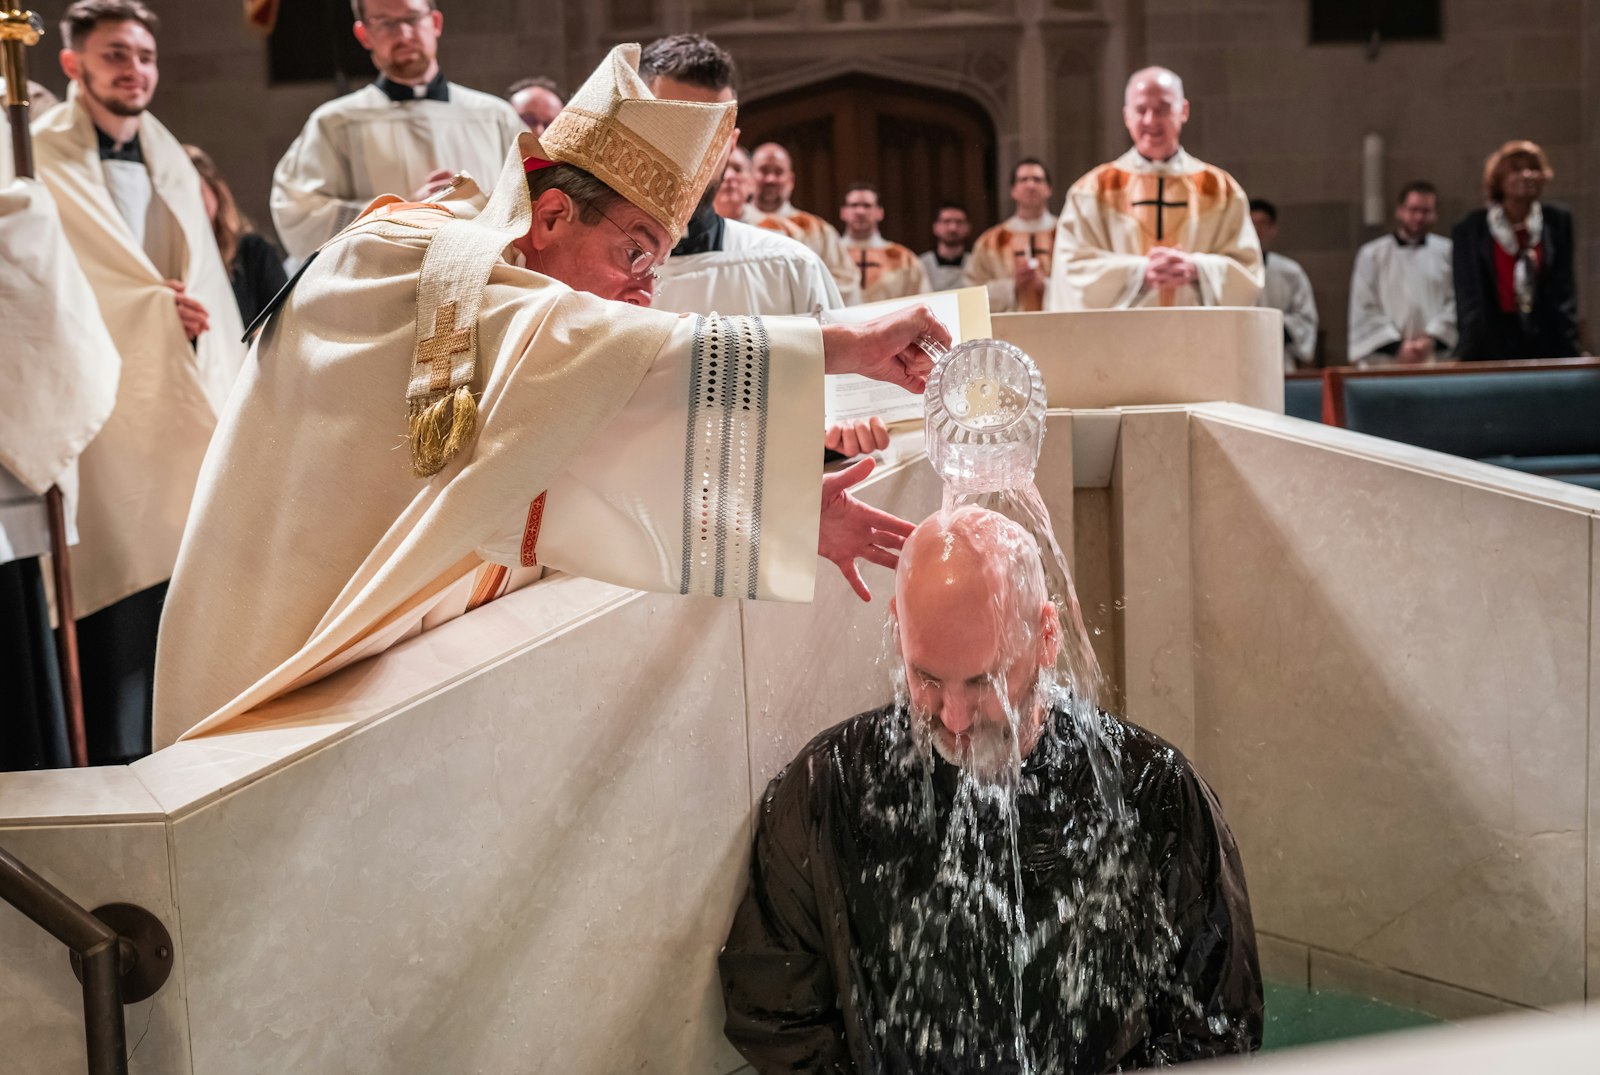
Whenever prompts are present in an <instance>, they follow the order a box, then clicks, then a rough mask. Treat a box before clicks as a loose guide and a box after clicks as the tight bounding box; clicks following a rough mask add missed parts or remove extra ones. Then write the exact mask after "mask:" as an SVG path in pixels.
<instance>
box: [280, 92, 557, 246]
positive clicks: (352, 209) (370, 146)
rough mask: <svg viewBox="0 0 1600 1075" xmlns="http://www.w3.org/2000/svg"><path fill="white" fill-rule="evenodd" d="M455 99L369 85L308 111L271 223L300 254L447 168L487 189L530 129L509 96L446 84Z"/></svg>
mask: <svg viewBox="0 0 1600 1075" xmlns="http://www.w3.org/2000/svg"><path fill="white" fill-rule="evenodd" d="M449 94H450V99H449V100H448V101H435V100H429V99H426V98H423V99H419V100H415V101H403V102H402V101H392V100H390V99H389V98H388V97H387V96H385V95H384V93H383V91H381V90H379V89H378V88H377V87H376V86H364V87H362V88H361V89H359V90H356V91H355V92H354V93H350V94H346V95H345V96H343V97H340V98H337V99H336V100H332V101H329V102H328V103H327V104H325V105H323V106H321V107H320V108H318V109H317V110H316V111H315V112H312V113H311V118H310V119H308V120H307V121H306V125H305V128H304V129H303V130H301V132H300V135H299V137H297V138H296V139H295V140H294V144H293V145H291V146H290V147H289V150H288V152H286V153H285V154H284V155H283V159H282V160H280V161H279V162H278V167H277V169H276V170H275V171H274V172H273V173H272V200H271V205H272V222H273V224H275V225H276V226H277V229H278V237H279V238H280V239H282V240H283V246H284V249H285V250H286V251H288V253H289V256H290V257H292V258H296V259H301V260H303V259H304V258H305V257H306V256H307V255H309V254H310V253H311V252H312V251H313V250H315V249H316V248H317V247H319V246H321V245H322V244H323V243H325V242H326V241H327V240H328V239H330V238H331V237H332V236H333V235H334V234H335V233H336V232H338V231H339V229H341V228H343V227H344V226H345V225H346V224H348V223H350V221H352V220H354V219H355V218H356V215H357V214H358V213H360V212H361V210H362V209H364V208H366V205H367V203H368V202H370V201H372V199H374V198H376V197H378V196H379V195H381V194H395V195H398V196H400V197H403V198H404V197H409V196H410V195H411V194H412V192H414V191H415V190H416V189H417V188H418V187H419V186H421V185H422V182H423V180H425V179H426V178H427V177H428V176H429V175H430V174H432V173H433V172H435V171H439V170H441V169H443V170H448V171H452V172H466V173H467V174H468V175H470V176H472V177H473V179H475V180H477V182H478V184H479V187H480V188H481V189H482V190H484V191H488V190H489V189H490V187H491V185H492V184H493V183H494V181H495V178H496V177H497V176H498V175H499V174H500V165H501V163H502V162H504V160H505V156H506V150H507V149H508V148H510V146H511V145H512V144H513V143H514V142H516V140H517V136H518V135H519V134H522V133H524V132H525V131H526V130H527V128H526V127H525V126H524V125H523V123H522V120H521V119H519V118H518V117H517V113H516V112H515V111H514V110H513V109H512V107H511V106H510V105H508V104H507V103H506V102H504V101H502V100H500V99H499V98H498V97H491V96H490V95H489V94H487V93H479V92H478V91H477V90H470V89H467V88H466V87H465V86H458V85H456V84H455V83H454V82H452V83H450V84H449Z"/></svg>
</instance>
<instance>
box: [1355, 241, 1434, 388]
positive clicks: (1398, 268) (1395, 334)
mask: <svg viewBox="0 0 1600 1075" xmlns="http://www.w3.org/2000/svg"><path fill="white" fill-rule="evenodd" d="M1452 249H1453V244H1452V243H1451V241H1450V240H1449V239H1446V238H1445V237H1444V236H1443V235H1431V234H1430V235H1428V236H1426V237H1425V238H1424V239H1423V240H1422V241H1421V242H1418V243H1405V242H1401V241H1400V239H1399V238H1397V237H1396V236H1394V235H1384V236H1380V237H1379V238H1376V239H1373V240H1372V241H1370V242H1368V243H1366V244H1365V245H1364V246H1362V248H1361V249H1360V250H1359V251H1358V252H1357V253H1356V267H1355V271H1354V272H1352V273H1351V275H1350V362H1351V364H1352V365H1358V366H1364V365H1376V364H1382V363H1387V362H1393V361H1394V360H1395V356H1394V355H1393V354H1390V353H1386V352H1385V349H1386V348H1387V349H1388V350H1390V351H1392V350H1394V349H1395V345H1396V344H1399V343H1403V342H1404V341H1406V340H1409V339H1415V338H1416V337H1419V336H1431V337H1432V338H1433V340H1434V345H1435V358H1436V359H1437V360H1443V359H1445V358H1446V357H1447V356H1448V355H1449V353H1450V352H1451V351H1453V350H1455V346H1456V336H1457V334H1456V292H1455V283H1454V276H1453V275H1452V271H1451V267H1450V257H1451V251H1452Z"/></svg>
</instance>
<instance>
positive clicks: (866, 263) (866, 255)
mask: <svg viewBox="0 0 1600 1075" xmlns="http://www.w3.org/2000/svg"><path fill="white" fill-rule="evenodd" d="M839 215H840V217H841V219H842V220H843V222H844V228H845V230H844V248H845V250H847V251H849V253H850V257H851V258H853V259H854V260H855V263H856V268H858V269H860V270H861V301H862V302H878V301H880V300H882V299H904V298H908V297H910V296H912V295H921V294H923V293H924V292H926V291H927V290H928V274H927V273H926V272H924V271H923V269H922V262H920V261H918V260H917V255H916V252H915V251H913V250H912V249H911V248H910V247H908V246H902V245H901V244H899V243H891V242H890V241H889V240H888V239H885V238H884V237H883V236H882V235H881V234H879V232H878V226H879V225H880V224H882V223H883V205H882V203H881V201H880V195H879V193H878V188H877V187H875V186H873V185H872V184H871V183H854V184H852V185H851V186H850V188H849V189H848V190H846V191H845V192H844V205H843V206H841V207H840V209H839Z"/></svg>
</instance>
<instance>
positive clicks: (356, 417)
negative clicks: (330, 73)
mask: <svg viewBox="0 0 1600 1075" xmlns="http://www.w3.org/2000/svg"><path fill="white" fill-rule="evenodd" d="M521 169H522V160H521V150H520V149H517V150H513V153H512V155H511V158H510V159H509V160H508V162H507V166H506V170H505V172H504V173H503V174H502V176H501V178H500V180H499V182H502V183H504V182H506V181H507V178H508V177H511V178H512V180H513V181H514V179H515V177H516V176H518V175H520V174H521ZM510 189H512V190H514V191H517V192H518V193H520V195H521V203H522V207H523V209H524V211H525V210H526V203H527V195H526V187H525V186H521V185H517V186H513V187H512V188H510ZM475 198H477V190H476V187H475V185H474V184H472V183H470V182H468V183H464V184H462V185H461V186H460V187H458V188H457V190H456V191H455V192H453V194H452V195H451V197H450V198H449V199H447V200H445V201H443V202H441V203H440V204H438V205H423V206H416V205H405V204H400V203H385V202H383V201H380V202H379V203H378V204H376V205H375V206H374V207H373V208H372V209H371V210H370V211H369V212H368V213H367V214H366V215H364V216H363V218H362V219H361V220H360V221H359V222H357V223H356V224H355V225H354V226H353V227H351V228H349V229H347V230H346V231H345V232H344V233H343V234H341V235H340V236H339V237H338V238H337V239H336V240H334V241H333V242H331V243H329V244H328V245H327V246H325V247H324V248H323V250H322V251H321V252H320V253H319V254H318V256H317V259H316V261H315V262H314V263H312V265H311V266H310V268H308V269H307V270H306V272H305V274H304V275H303V276H302V277H301V278H300V280H299V282H298V283H297V284H296V286H295V288H294V290H293V291H292V292H291V293H290V294H289V297H288V299H287V301H286V302H285V303H284V305H283V306H282V307H281V308H280V309H279V310H278V311H277V312H276V313H275V314H274V315H273V317H272V320H271V321H270V322H268V324H267V326H266V328H265V330H264V332H263V333H262V335H261V336H260V338H259V339H258V341H257V343H256V353H255V357H256V361H255V362H253V363H251V364H250V365H249V367H248V368H247V370H246V371H245V374H244V376H243V377H242V378H241V383H240V390H239V391H238V392H237V393H236V394H235V395H234V397H233V400H232V403H231V406H230V408H229V411H228V413H227V414H226V415H225V416H224V418H223V420H222V424H221V427H220V428H219V430H218V433H217V437H216V439H215V441H214V442H213V445H212V450H211V452H210V454H209V455H208V456H207V459H206V465H205V470H204V472H203V474H202V476H201V483H200V490H199V493H198V495H197V497H196V502H195V509H194V514H193V517H192V519H191V522H190V526H189V531H188V533H187V535H186V536H185V539H184V547H183V552H182V554H181V556H180V559H179V564H178V570H177V573H176V575H175V577H174V579H173V582H172V588H171V591H170V594H169V596H168V598H167V604H166V610H165V614H164V617H163V621H162V633H161V642H160V648H159V651H158V654H157V671H156V701H155V709H156V712H155V742H156V745H157V746H158V747H160V746H163V745H166V744H168V743H171V742H173V741H174V739H176V738H177V737H178V736H179V735H181V734H183V733H185V732H191V733H192V734H200V733H203V732H207V731H210V730H214V729H216V728H219V727H222V726H224V725H226V724H227V723H228V722H229V721H230V720H232V719H233V718H235V717H237V716H239V715H240V714H243V713H245V712H246V711H248V710H249V709H251V708H252V707H254V706H256V705H258V704H259V703H261V702H263V701H266V700H268V699H270V698H272V697H275V696H277V695H279V694H282V693H284V692H285V691H288V690H290V689H292V688H294V687H295V686H297V685H300V684H303V683H307V682H311V681H314V680H315V679H318V678H321V676H323V675H326V674H327V673H328V672H330V671H331V670H333V669H334V668H337V667H339V666H340V665H341V664H343V663H347V662H348V661H349V660H351V659H354V656H364V655H367V654H368V653H371V652H376V651H377V650H380V649H382V648H383V646H384V645H386V644H388V642H389V641H391V640H397V639H398V638H400V637H404V636H405V635H406V634H407V633H414V631H415V630H416V629H417V628H418V627H419V626H427V625H428V624H427V623H426V622H425V620H426V619H427V618H428V617H430V616H435V618H437V616H436V615H435V614H436V613H438V612H439V604H440V601H441V595H444V594H446V593H447V592H456V593H459V592H460V591H461V589H462V587H463V585H466V586H469V587H471V588H473V589H477V588H480V584H482V585H483V586H484V587H492V580H489V579H486V578H485V576H486V575H488V574H492V571H490V572H485V571H484V564H485V562H486V561H488V562H490V563H494V564H501V565H507V566H510V565H517V566H519V567H532V566H545V567H550V568H555V569H559V570H563V571H568V572H572V573H575V574H580V575H585V576H588V577H592V578H598V579H602V580H605V581H609V582H616V583H619V584H621V585H626V586H635V587H639V588H646V589H652V590H660V591H666V592H672V593H691V594H707V595H725V596H737V597H758V598H772V599H778V600H789V601H805V600H809V599H810V596H811V591H812V586H813V582H814V578H815V568H816V559H817V554H816V547H817V525H818V514H819V510H820V502H821V467H820V463H819V460H818V455H817V430H818V429H819V428H820V427H821V425H822V342H821V329H820V328H819V326H818V325H817V323H816V322H815V321H813V320H811V319H809V318H773V319H770V320H766V321H762V320H756V319H741V318H717V317H708V318H697V317H681V316H676V315H673V314H668V313H665V312H662V311H657V310H647V309H639V308H636V307H632V306H627V305H624V304H621V303H613V302H606V301H603V300H601V299H598V298H596V297H594V296H592V295H588V294H584V293H580V292H574V291H572V290H571V289H569V288H567V287H566V286H565V285H563V284H561V283H559V282H557V281H555V280H552V279H550V278H549V277H545V276H542V275H540V274H538V273H535V272H532V271H530V270H528V269H525V268H522V267H520V266H519V265H517V264H513V262H512V261H510V260H505V259H504V258H501V259H500V260H498V261H497V262H495V263H494V264H493V266H492V269H491V270H490V273H489V277H488V283H487V286H486V287H484V288H483V291H482V304H481V308H480V309H479V311H478V314H477V318H476V321H475V328H473V327H471V326H460V325H454V324H453V323H449V322H448V321H447V320H446V319H444V318H443V316H442V315H443V314H444V307H440V311H439V312H440V314H441V318H440V319H437V320H435V321H434V323H433V326H432V334H431V335H430V336H429V337H428V338H427V339H426V340H422V341H420V343H422V344H427V345H428V346H429V347H430V348H432V344H431V343H430V342H429V341H436V342H441V343H442V344H443V345H444V346H443V347H442V348H440V349H438V350H440V352H441V354H434V355H432V358H434V359H436V358H439V357H443V356H442V352H443V351H445V350H449V349H450V348H452V347H459V346H467V345H468V343H467V340H468V339H469V338H470V337H469V335H468V334H469V333H470V332H472V331H475V333H476V341H475V342H476V349H477V366H476V373H475V374H474V379H473V383H472V390H473V393H474V395H475V396H477V398H478V420H477V429H476V433H475V435H474V437H473V438H472V439H471V440H469V441H468V442H467V443H466V445H465V446H464V447H463V448H462V449H461V450H460V452H459V453H458V454H456V455H455V456H454V457H453V458H452V459H451V460H450V461H449V462H448V463H447V464H446V465H445V466H444V468H443V469H442V470H440V471H439V472H438V473H436V474H434V475H432V476H431V477H427V478H418V477H416V476H414V474H413V471H412V469H411V466H410V460H409V459H408V455H407V452H406V450H405V442H406V439H407V418H406V407H405V400H406V396H407V388H408V384H409V382H410V379H411V372H412V366H413V363H414V360H415V354H417V353H420V352H414V347H415V346H416V345H418V344H419V341H418V339H417V336H418V335H419V334H418V333H417V332H416V331H415V322H416V317H417V314H416V304H417V301H418V293H419V284H418V279H419V276H418V274H419V270H420V269H421V268H422V266H423V259H424V255H425V254H426V253H427V252H428V250H429V248H430V245H431V243H432V241H433V237H434V236H435V235H436V234H438V233H439V232H440V231H442V230H443V228H444V227H445V225H447V224H448V223H449V222H450V221H451V220H452V219H453V216H452V213H451V209H452V208H457V207H460V208H464V209H465V211H466V212H467V213H471V212H473V211H474V209H475V208H476V204H475V202H474V199H475ZM497 201H498V199H497ZM496 211H497V210H496V208H495V202H491V203H490V206H489V208H487V209H485V210H484V213H483V214H482V215H480V216H479V217H478V221H482V220H483V219H484V218H485V217H488V216H490V215H491V214H492V213H494V212H496ZM457 341H459V342H457ZM429 353H430V354H431V353H432V352H431V350H430V352H429ZM430 360H432V359H430ZM469 579H470V582H466V583H464V580H469ZM458 604H464V605H466V606H467V607H470V605H471V602H470V601H467V602H458Z"/></svg>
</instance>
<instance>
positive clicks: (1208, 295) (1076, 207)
mask: <svg viewBox="0 0 1600 1075" xmlns="http://www.w3.org/2000/svg"><path fill="white" fill-rule="evenodd" d="M1157 246H1165V247H1175V248H1177V249H1179V250H1182V251H1184V252H1185V253H1187V254H1188V255H1189V256H1190V257H1191V258H1192V259H1193V260H1194V264H1195V268H1196V269H1197V270H1198V273H1199V276H1198V278H1197V279H1196V281H1195V283H1193V284H1184V285H1183V286H1181V287H1162V288H1150V287H1146V286H1145V279H1144V276H1145V270H1146V269H1147V268H1148V267H1149V257H1148V255H1149V252H1150V250H1151V249H1153V248H1154V247H1157ZM1264 284H1265V280H1264V279H1263V273H1262V269H1261V243H1260V240H1259V239H1257V237H1256V229H1255V225H1253V224H1252V223H1251V222H1250V202H1249V198H1247V197H1246V196H1245V192H1244V190H1243V189H1242V188H1241V187H1240V186H1239V184H1238V183H1237V182H1235V181H1234V178H1233V177H1232V176H1231V175H1229V174H1228V173H1227V172H1225V171H1223V170H1222V169H1221V168H1217V167H1215V166H1213V165H1210V164H1206V163H1205V162H1204V161H1201V160H1197V159H1195V158H1194V157H1191V156H1190V155H1189V154H1188V153H1186V152H1184V151H1183V150H1182V149H1179V150H1178V151H1177V152H1176V153H1174V154H1173V155H1172V156H1171V157H1169V158H1167V159H1166V160H1164V161H1150V160H1145V159H1144V158H1143V157H1141V156H1140V155H1139V154H1138V152H1137V151H1136V150H1132V149H1130V150H1128V152H1126V153H1124V154H1123V155H1122V156H1121V157H1118V158H1117V159H1116V160H1114V161H1112V162H1111V163H1109V164H1102V165H1100V166H1099V167H1098V168H1095V169H1094V170H1093V171H1091V172H1089V173H1088V174H1087V175H1085V176H1083V177H1082V178H1081V179H1079V180H1078V181H1077V182H1076V183H1074V184H1072V187H1071V189H1070V190H1068V191H1067V200H1066V203H1065V204H1064V205H1063V206H1062V207H1061V222H1060V224H1059V225H1058V227H1057V228H1056V246H1055V261H1054V265H1053V272H1052V275H1051V278H1050V284H1049V286H1048V288H1047V289H1046V292H1045V309H1047V310H1121V309H1127V308H1128V307H1133V306H1254V305H1255V304H1256V298H1257V296H1259V295H1260V294H1261V289H1262V287H1263V286H1264Z"/></svg>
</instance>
